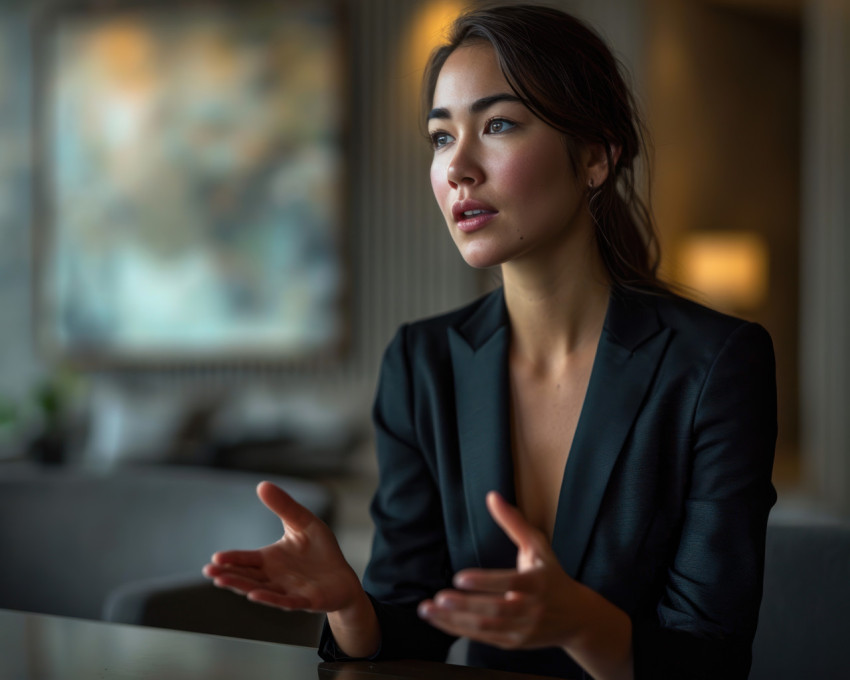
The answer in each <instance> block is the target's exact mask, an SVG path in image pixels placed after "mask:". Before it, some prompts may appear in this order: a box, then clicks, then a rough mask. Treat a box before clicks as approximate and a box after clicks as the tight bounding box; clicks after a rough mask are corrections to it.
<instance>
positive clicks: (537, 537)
mask: <svg viewBox="0 0 850 680" xmlns="http://www.w3.org/2000/svg"><path fill="white" fill-rule="evenodd" d="M487 509H488V510H489V511H490V516H491V517H492V518H493V520H494V521H495V522H496V524H498V525H499V526H500V527H501V528H502V531H504V532H505V533H506V534H507V535H508V538H510V539H511V541H513V543H514V545H515V546H516V547H517V548H519V549H520V550H531V549H541V548H544V547H545V545H544V546H541V545H540V543H541V540H542V534H541V533H540V531H539V530H538V529H536V528H534V527H533V526H531V524H529V523H528V520H526V519H525V517H524V516H523V514H522V513H521V512H520V511H519V510H517V509H516V508H515V507H514V506H512V505H511V504H510V503H508V502H507V501H506V500H505V499H504V498H502V496H501V495H500V494H499V493H497V492H496V491H491V492H490V493H488V494H487Z"/></svg>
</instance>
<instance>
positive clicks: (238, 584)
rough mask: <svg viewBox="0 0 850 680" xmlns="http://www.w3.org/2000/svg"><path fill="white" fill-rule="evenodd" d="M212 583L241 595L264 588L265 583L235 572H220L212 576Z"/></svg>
mask: <svg viewBox="0 0 850 680" xmlns="http://www.w3.org/2000/svg"><path fill="white" fill-rule="evenodd" d="M212 581H213V585H215V586H216V587H217V588H227V589H228V590H232V591H234V592H237V593H240V594H242V595H247V594H248V593H251V592H252V591H254V590H257V589H258V588H265V587H266V584H265V583H260V582H259V581H255V580H254V579H251V578H245V577H244V576H239V575H235V574H222V575H220V576H215V577H214V578H213V580H212Z"/></svg>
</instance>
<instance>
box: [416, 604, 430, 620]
mask: <svg viewBox="0 0 850 680" xmlns="http://www.w3.org/2000/svg"><path fill="white" fill-rule="evenodd" d="M416 613H417V614H419V618H420V619H427V618H428V605H427V604H425V603H424V602H423V603H422V604H420V605H419V606H418V607H417V608H416Z"/></svg>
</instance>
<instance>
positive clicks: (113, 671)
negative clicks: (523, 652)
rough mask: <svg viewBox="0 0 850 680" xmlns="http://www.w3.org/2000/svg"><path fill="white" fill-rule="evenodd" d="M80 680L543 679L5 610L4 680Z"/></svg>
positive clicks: (0, 650)
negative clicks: (324, 658) (326, 658)
mask: <svg viewBox="0 0 850 680" xmlns="http://www.w3.org/2000/svg"><path fill="white" fill-rule="evenodd" d="M77 678H79V679H81V680H113V679H115V680H119V679H120V680H124V679H126V680H131V679H132V680H147V679H150V680H180V679H182V678H204V680H219V679H221V680H224V679H225V678H226V679H227V680H252V679H255V678H256V679H257V680H259V679H263V680H265V679H269V678H275V679H280V680H302V679H303V680H345V679H350V680H390V679H396V680H424V679H430V678H439V679H440V680H444V679H445V680H484V679H485V678H486V679H487V680H535V679H537V680H543V679H542V678H540V677H539V676H534V675H525V674H517V673H506V672H497V671H490V670H486V671H485V670H479V669H473V668H465V667H463V666H451V665H447V664H440V663H430V662H425V661H391V662H390V661H384V662H368V661H358V662H346V663H323V662H321V661H320V659H319V657H318V656H317V655H316V650H315V649H312V648H310V647H295V646H292V645H281V644H273V643H270V642H257V641H253V640H242V639H237V638H229V637H221V636H217V635H201V634H199V633H185V632H181V631H174V630H161V629H156V628H144V627H141V626H127V625H122V624H117V623H104V622H101V621H87V620H83V619H72V618H66V617H61V616H47V615H44V614H30V613H27V612H18V611H11V610H7V609H0V680H76V679H77ZM550 680H551V679H550Z"/></svg>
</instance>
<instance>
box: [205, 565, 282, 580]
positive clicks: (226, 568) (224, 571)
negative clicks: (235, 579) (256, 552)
mask: <svg viewBox="0 0 850 680" xmlns="http://www.w3.org/2000/svg"><path fill="white" fill-rule="evenodd" d="M203 574H204V576H206V577H207V578H216V577H217V576H226V575H228V574H232V575H233V576H242V577H243V578H249V579H252V580H254V581H257V582H258V583H265V582H266V581H268V577H267V576H266V575H265V573H263V571H262V570H261V569H257V568H255V567H234V566H231V565H221V564H208V565H206V566H205V567H204V569H203Z"/></svg>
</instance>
